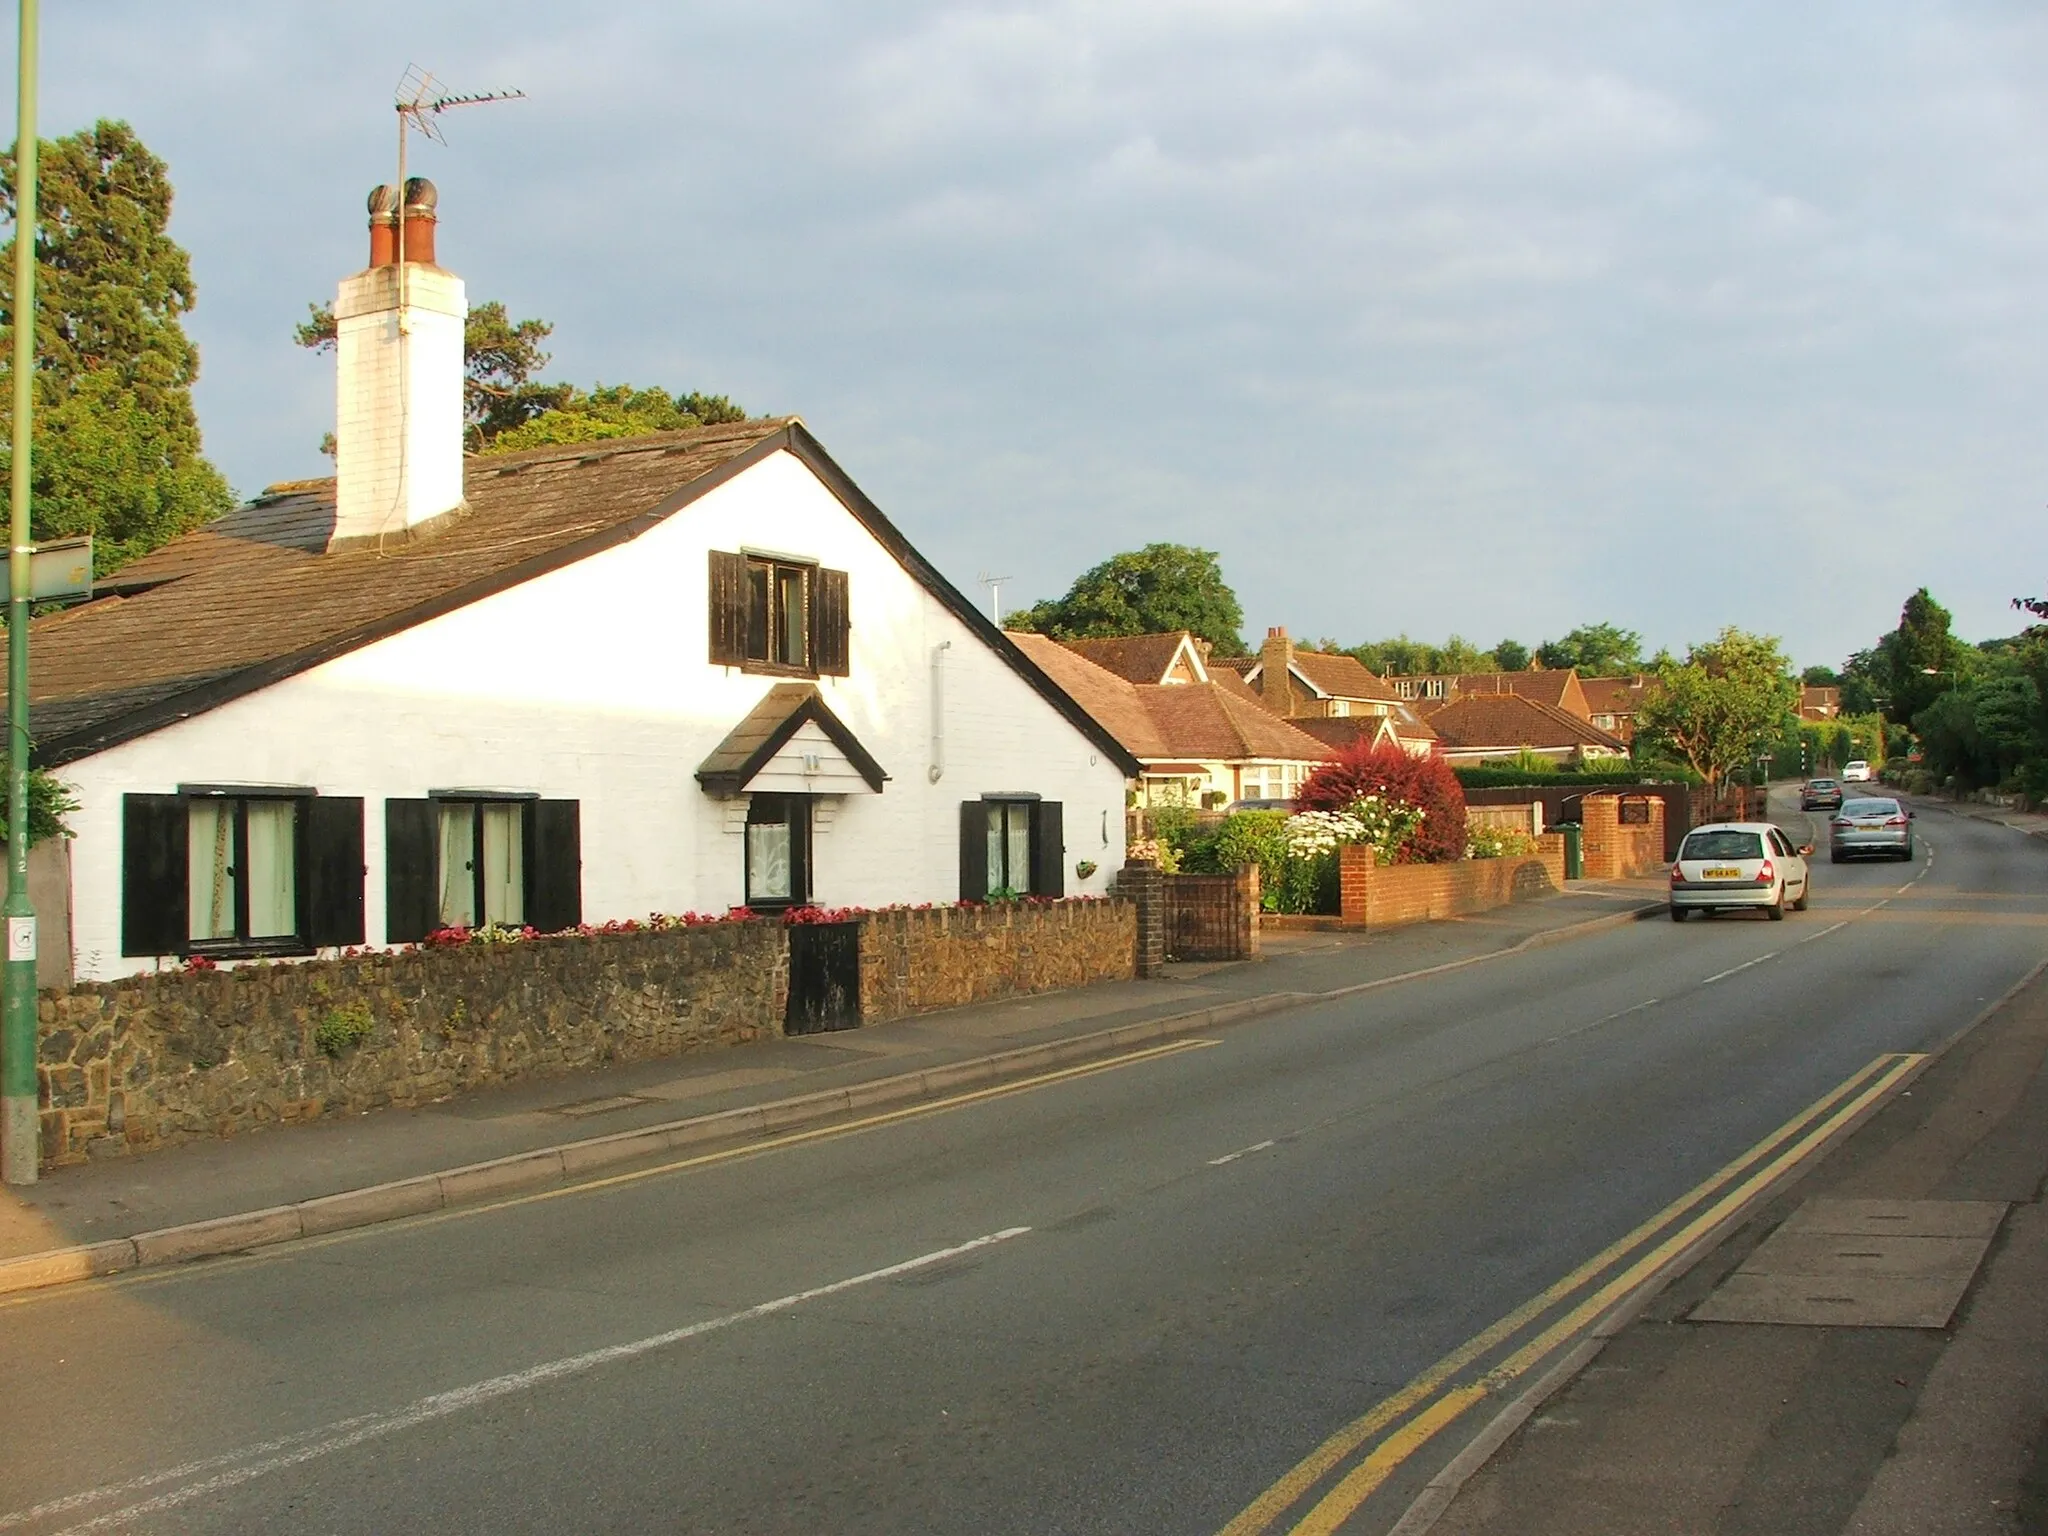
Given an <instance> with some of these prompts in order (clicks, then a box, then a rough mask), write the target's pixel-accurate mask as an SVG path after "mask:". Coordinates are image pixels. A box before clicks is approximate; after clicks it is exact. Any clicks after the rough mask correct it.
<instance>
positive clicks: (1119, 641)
mask: <svg viewBox="0 0 2048 1536" xmlns="http://www.w3.org/2000/svg"><path fill="white" fill-rule="evenodd" d="M1187 637H1188V636H1187V631H1186V630H1184V629H1176V630H1174V631H1172V632H1171V633H1169V634H1164V635H1118V636H1115V637H1113V638H1102V639H1092V640H1062V641H1061V642H1060V643H1061V644H1062V645H1064V646H1066V648H1067V649H1068V650H1070V651H1074V652H1076V653H1077V654H1079V655H1082V656H1085V657H1087V658H1088V659H1089V660H1090V661H1092V662H1094V663H1095V665H1097V666H1098V667H1101V668H1102V669H1103V670H1104V671H1107V672H1114V673H1115V674H1116V675H1117V676H1118V677H1120V678H1122V679H1123V680H1124V681H1125V682H1127V683H1163V682H1165V681H1166V669H1167V668H1168V667H1170V666H1172V665H1173V658H1174V657H1175V656H1176V655H1178V654H1179V653H1180V647H1181V642H1182V641H1183V640H1185V639H1187Z"/></svg>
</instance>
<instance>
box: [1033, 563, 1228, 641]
mask: <svg viewBox="0 0 2048 1536" xmlns="http://www.w3.org/2000/svg"><path fill="white" fill-rule="evenodd" d="M1003 622H1004V624H1005V625H1007V626H1008V627H1009V628H1011V629H1022V630H1035V631H1037V632H1038V633H1039V634H1042V635H1051V636H1052V637H1053V638H1054V639H1058V640H1086V639H1093V638H1097V637H1101V636H1111V635H1153V634H1160V633H1163V632H1165V631H1167V630H1174V629H1185V630H1188V631H1190V632H1191V633H1193V634H1196V635H1199V636H1201V637H1202V638H1203V639H1204V640H1207V641H1208V642H1209V643H1210V644H1211V645H1212V646H1214V647H1215V650H1216V654H1217V655H1219V656H1242V655H1244V654H1245V644H1244V637H1243V636H1242V635H1241V634H1240V633H1239V631H1240V630H1241V629H1243V628H1244V610H1243V609H1242V608H1241V607H1239V606H1238V601H1237V594H1236V593H1235V592H1233V591H1231V590H1230V587H1229V585H1228V584H1227V583H1226V582H1225V581H1224V580H1223V568H1222V566H1221V565H1219V564H1218V563H1217V558H1216V552H1215V551H1214V550H1209V549H1191V548H1190V547H1188V546H1187V545H1185V544H1147V545H1146V546H1145V547H1144V548H1143V549H1137V550H1130V551H1127V552H1125V553H1124V554H1121V555H1112V556H1110V557H1109V559H1107V560H1105V561H1103V562H1102V564H1100V565H1098V566H1095V567H1094V568H1093V569H1091V570H1088V571H1084V572H1082V574H1081V575H1080V576H1078V577H1076V578H1075V581H1074V584H1073V586H1071V587H1069V588H1068V589H1067V594H1066V596H1065V597H1057V598H1048V599H1046V600H1045V601H1043V602H1039V603H1034V604H1033V605H1032V606H1031V607H1029V608H1026V609H1023V610H1021V611H1019V612H1017V613H1012V614H1010V615H1008V616H1007V617H1005V619H1004V620H1003Z"/></svg>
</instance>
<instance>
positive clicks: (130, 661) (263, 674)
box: [30, 200, 1139, 978]
mask: <svg viewBox="0 0 2048 1536" xmlns="http://www.w3.org/2000/svg"><path fill="white" fill-rule="evenodd" d="M379 206H380V205H379V204H378V203H377V202H376V201H374V200H373V203H372V207H373V210H375V209H377V208H379ZM373 216H378V215H373ZM381 216H382V217H384V218H386V219H387V220H388V218H389V216H390V215H389V214H388V212H386V213H384V214H382V215H381ZM415 216H418V217H430V214H429V213H428V212H427V210H425V209H415V210H414V213H413V214H409V215H408V230H409V232H411V233H412V235H413V238H412V240H411V242H410V243H409V244H408V248H407V256H408V260H407V261H406V263H405V265H404V267H403V269H401V268H399V267H398V266H397V265H395V264H394V263H393V261H392V259H391V251H390V246H391V241H390V240H389V238H388V235H389V231H388V228H387V229H384V230H382V231H379V230H375V229H373V238H372V252H373V254H372V265H371V266H370V267H369V268H368V269H366V270H365V271H363V272H360V273H357V274H356V275H355V276H352V277H350V278H348V279H346V280H345V281H344V282H343V283H342V285H341V291H340V296H339V300H338V302H337V304H336V310H335V312H336V315H337V317H338V320H339V345H338V366H339V389H338V400H339V419H338V423H337V426H338V431H337V449H338V452H337V455H336V469H337V473H336V476H335V478H334V479H332V480H322V481H312V482H298V483H294V484H290V485H282V486H277V487H273V488H272V489H271V490H270V491H268V492H266V493H265V494H263V495H262V496H259V497H257V498H256V499H255V500H254V501H253V502H251V503H250V504H249V505H247V506H245V507H242V508H240V509H238V510H236V511H234V512H231V513H229V514H227V515H226V516H225V517H223V518H220V519H218V520H217V521H215V522H213V523H210V524H208V525H207V526H205V527H203V528H201V529H199V530H198V531H196V532H194V533H191V534H188V535H186V536H185V537H184V538H182V539H179V540H177V541H176V542H174V543H172V544H170V545H168V546H166V547H165V548H163V549H161V550H158V551H156V552H155V553H154V554H151V555H149V556H146V557H145V558H143V559H141V560H138V561H136V562H135V563H134V564H132V565H129V566H126V567H124V568H122V569H121V570H119V571H117V572H115V573H114V574H113V576H112V577H111V578H110V579H108V580H106V581H105V582H103V583H102V584H101V585H100V587H99V589H98V593H99V595H97V596H96V597H95V598H94V599H93V600H92V601H90V602H88V603H86V604H84V605H83V606H81V607H78V608H74V609H71V610H69V611H67V612H63V613H60V614H56V615H54V616H51V617H48V618H44V619H39V620H37V621H36V623H35V628H34V632H33V644H32V654H33V661H32V667H31V673H30V694H31V700H30V712H31V729H32V730H33V732H34V735H35V751H36V760H37V761H38V762H39V763H40V764H41V765H43V766H44V767H47V768H50V769H52V770H54V771H55V772H56V774H57V776H58V777H59V778H60V779H61V780H62V781H63V782H64V783H66V784H67V785H69V786H70V788H71V790H72V792H73V794H74V795H75V797H76V799H77V801H78V806H79V808H78V810H77V811H76V812H75V813H74V814H73V815H72V817H71V824H72V827H73V829H74V830H75V833H76V837H75V840H74V841H73V842H72V844H71V847H70V853H71V870H72V889H71V901H70V907H71V912H72V917H73V925H72V944H71V950H72V954H71V957H70V958H71V960H72V962H73V964H72V969H73V970H74V971H75V974H77V975H79V976H83V977H92V978H104V977H112V976H118V975H121V974H124V973H129V972H135V971H140V970H146V969H149V968H152V967H157V966H161V965H164V964H166V963H176V962H178V961H180V960H184V959H187V958H199V957H205V958H208V959H215V960H234V959H243V958H250V957H281V956H292V955H306V954H311V953H314V952H316V951H318V950H320V949H323V948H329V947H334V946H346V945H357V944H365V943H368V944H373V945H376V944H400V943H405V942H407V941H412V940H418V939H421V938H424V937H425V936H426V934H427V933H428V932H429V931H430V930H433V929H436V928H441V927H449V926H462V925H480V924H485V923H498V924H504V925H507V926H519V925H523V924H531V925H533V926H536V927H539V928H543V929H547V928H559V927H564V926H570V925H573V924H575V923H577V922H578V921H579V920H581V921H602V920H606V919H613V918H635V917H644V916H646V914H648V913H649V912H652V911H662V912H682V911H689V910H695V911H716V912H723V911H724V910H726V909H727V908H729V907H733V906H737V905H740V904H743V903H744V904H746V905H748V906H751V907H755V908H763V909H773V908H777V907H787V906H790V905H794V904H801V903H806V902H815V903H818V904H821V905H832V906H852V905H867V906H876V905H883V904H888V903H896V902H911V903H914V902H924V901H934V902H939V901H951V900H953V899H955V898H956V897H971V898H976V899H979V898H981V897H983V896H985V895H987V894H988V893H989V892H991V891H993V890H996V889H999V888H1005V887H1007V888H1010V889H1014V890H1018V891H1029V892H1033V893H1041V894H1047V895H1059V894H1063V893H1068V892H1100V891H1103V890H1104V889H1105V881H1106V878H1107V877H1106V876H1105V875H1102V874H1098V873H1093V872H1091V874H1090V875H1089V876H1087V877H1085V878H1084V877H1082V876H1081V875H1080V874H1079V868H1081V867H1086V868H1090V869H1091V871H1093V870H1096V869H1099V870H1104V871H1106V870H1113V869H1115V868H1117V867H1118V866H1119V865H1120V864H1121V863H1122V861H1123V845H1124V830H1123V829H1124V817H1123V807H1124V785H1125V781H1126V780H1127V779H1128V778H1130V777H1131V776H1133V775H1135V774H1136V773H1138V771H1139V764H1138V760H1137V758H1136V756H1135V755H1133V754H1132V753H1131V752H1129V751H1128V750H1127V749H1126V748H1125V747H1124V745H1123V744H1122V742H1121V741H1120V740H1119V739H1118V737H1117V735H1116V734H1115V733H1113V732H1112V731H1110V730H1109V729H1107V728H1106V727H1105V726H1104V725H1103V724H1101V723H1100V722H1099V721H1098V720H1097V719H1096V718H1095V716H1094V715H1092V714H1090V713H1089V712H1088V711H1086V710H1084V709H1082V708H1081V707H1080V706H1079V705H1077V704H1076V703H1075V702H1074V700H1073V699H1072V698H1071V697H1070V696H1069V695H1068V694H1067V693H1066V692H1065V691H1064V690H1062V689H1061V688H1060V687H1059V686H1057V685H1056V684H1055V683H1054V682H1053V681H1052V680H1051V679H1049V678H1048V677H1047V676H1046V675H1045V673H1044V672H1043V671H1041V670H1040V669H1039V667H1038V666H1037V665H1035V664H1034V663H1033V662H1032V660H1031V659H1030V658H1029V657H1027V656H1026V655H1025V654H1024V653H1023V652H1022V651H1021V650H1019V649H1018V647H1017V646H1016V645H1015V644H1013V643H1012V642H1011V641H1010V640H1009V639H1008V638H1006V637H1005V636H1004V635H1003V634H1002V633H1001V632H1000V631H999V630H998V629H997V628H996V627H995V626H994V625H993V624H991V623H990V621H989V620H988V618H987V617H986V616H985V615H984V614H982V613H981V612H980V611H979V610H978V609H977V608H976V606H975V605H974V604H973V603H972V602H970V601H968V600H967V598H966V597H964V596H963V595H962V594H961V593H960V592H959V590H958V589H956V588H955V587H954V586H953V585H952V583H950V582H949V581H947V580H946V578H945V577H944V576H942V575H941V574H940V573H939V572H938V571H937V570H936V569H934V568H933V567H932V565H931V564H930V563H929V562H928V561H927V560H926V559H925V558H924V557H923V556H922V555H920V554H919V553H918V552H917V551H916V550H915V549H914V548H912V547H911V545H910V544H909V542H908V541H907V540H906V539H905V538H904V537H903V535H902V534H901V533H900V532H899V531H898V530H897V529H896V528H895V526H894V525H893V524H891V523H890V521H889V520H888V519H887V518H886V517H885V516H884V515H883V514H882V512H881V510H880V509H879V508H877V507H876V506H875V504H874V503H873V502H871V501H870V500H869V499H868V498H867V497H866V496H865V495H864V494H863V493H862V492H861V490H860V488H859V487H858V486H856V485H855V484H854V483H853V481H852V480H851V479H850V478H849V477H848V476H847V474H846V473H845V471H844V470H842V469H841V468H840V467H839V466H838V465H837V464H836V463H834V462H833V460H832V459H831V458H830V457H829V456H828V455H827V454H826V452H825V450H824V449H823V448H822V447H821V446H820V445H819V444H818V442H817V440H816V439H815V438H813V437H812V436H811V434H810V433H809V432H808V431H807V430H805V428H804V426H803V424H802V423H801V422H800V421H799V420H797V419H796V418H795V417H783V418H772V419H765V420H755V421H746V422H740V423H735V424H731V425H726V426H716V427H707V428H702V429H698V430H693V431H683V432H669V433H663V434H659V435H656V436H651V437H643V438H634V439H626V440H620V441H611V442H594V443H585V444H581V445H576V446H570V447H554V448H537V449H532V450H529V451H526V452H520V453H507V454H503V455H495V456H491V457H484V458H471V459H467V460H465V458H464V455H463V451H462V429H463V422H462V387H463V354H462V334H463V322H464V316H465V313H466V304H465V299H464V294H463V285H462V282H461V280H460V279H459V278H457V277H455V276H454V275H453V274H451V273H449V272H446V271H444V270H442V269H441V268H440V267H438V266H436V265H433V264H432V257H431V245H430V244H429V243H428V242H426V241H423V240H421V239H419V238H418V236H419V231H418V228H417V226H416V225H415V224H414V223H413V222H412V219H413V218H414V217H415ZM380 233H381V234H383V235H384V236H385V238H384V239H383V240H382V241H379V240H378V238H377V236H378V235H379V234H380ZM380 250H381V252H382V254H381V257H380V255H379V252H380ZM401 276H402V281H401ZM1077 866H1078V867H1077Z"/></svg>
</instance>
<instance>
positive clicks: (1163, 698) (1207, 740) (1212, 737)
mask: <svg viewBox="0 0 2048 1536" xmlns="http://www.w3.org/2000/svg"><path fill="white" fill-rule="evenodd" d="M1138 692H1139V694H1140V695H1141V696H1142V697H1143V698H1144V701H1145V709H1146V712H1147V713H1148V714H1150V715H1151V716H1152V719H1153V721H1154V722H1155V723H1156V724H1157V725H1158V727H1159V731H1160V734H1161V735H1162V736H1164V737H1165V738H1166V740H1167V741H1168V742H1170V743H1171V744H1172V750H1173V752H1174V754H1175V755H1176V756H1182V757H1200V758H1205V759H1208V760H1210V761H1212V762H1226V763H1227V762H1240V761H1243V760H1245V759H1248V758H1268V759H1271V758H1277V759H1279V760H1281V761H1283V762H1309V763H1316V762H1321V761H1323V760H1324V759H1325V758H1327V757H1329V756H1330V749H1329V748H1328V747H1327V746H1325V745H1324V744H1323V743H1322V742H1320V741H1317V740H1316V739H1315V738H1314V737H1313V736H1310V735H1309V734H1308V733H1307V732H1305V731H1299V730H1296V729H1295V727H1294V723H1293V722H1292V721H1290V720H1282V719H1281V718H1280V717H1279V716H1278V715H1275V714H1273V713H1271V712H1270V711H1268V710H1267V709H1266V708H1265V706H1264V705H1261V704H1254V703H1251V702H1249V701H1248V700H1245V699H1241V698H1239V697H1238V696H1237V695H1236V694H1234V693H1228V692H1225V691H1224V690H1223V689H1221V688H1218V687H1217V686H1216V685H1215V684H1214V683H1210V684H1208V685H1206V686H1205V685H1203V684H1200V683H1196V684H1192V685H1188V684H1182V685H1179V686H1173V687H1169V686H1166V685H1162V684H1157V683H1141V684H1139V685H1138Z"/></svg>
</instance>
